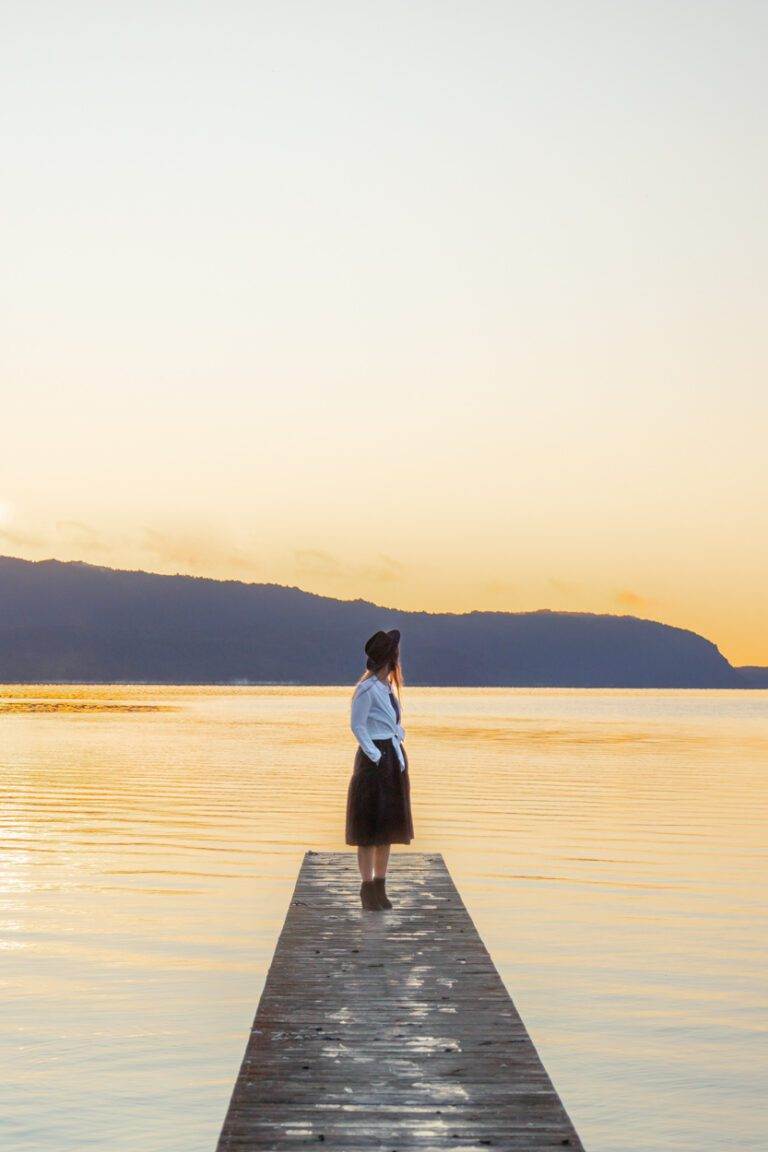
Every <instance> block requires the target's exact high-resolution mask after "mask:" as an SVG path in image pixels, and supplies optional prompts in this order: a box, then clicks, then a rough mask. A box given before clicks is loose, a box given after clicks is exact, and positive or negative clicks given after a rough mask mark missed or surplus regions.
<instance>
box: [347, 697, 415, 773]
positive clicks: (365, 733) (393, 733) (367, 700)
mask: <svg viewBox="0 0 768 1152" xmlns="http://www.w3.org/2000/svg"><path fill="white" fill-rule="evenodd" d="M389 693H390V688H389V685H388V684H386V683H385V682H384V681H383V680H380V679H379V677H378V676H369V677H368V678H367V680H361V681H360V683H359V684H356V685H355V691H354V692H353V694H352V707H351V719H350V727H351V729H352V731H353V732H354V734H355V736H356V737H357V741H358V743H359V745H360V747H361V748H362V750H363V752H365V754H366V756H367V757H368V758H369V759H370V760H373V761H375V763H376V764H378V762H379V760H380V759H381V749H380V748H377V747H376V745H375V744H374V743H373V741H374V740H391V741H392V743H393V744H394V746H395V751H396V752H397V757H398V759H399V761H400V770H401V772H402V771H405V757H404V756H403V752H402V749H401V747H400V741H401V740H404V739H405V729H404V728H403V726H402V724H400V723H398V719H397V713H396V711H395V709H394V708H393V707H392V701H391V700H390V698H389Z"/></svg>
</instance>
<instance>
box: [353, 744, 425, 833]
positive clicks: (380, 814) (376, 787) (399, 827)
mask: <svg viewBox="0 0 768 1152" xmlns="http://www.w3.org/2000/svg"><path fill="white" fill-rule="evenodd" d="M374 744H375V745H376V747H377V748H380V749H381V753H382V755H381V760H379V762H378V764H376V763H375V762H374V761H373V760H371V758H370V757H369V756H366V754H365V752H363V750H362V748H361V747H360V746H359V745H358V749H357V752H356V753H355V763H354V767H353V769H352V779H351V780H350V782H349V788H348V789H347V827H346V843H347V844H359V845H360V846H361V847H370V846H371V845H373V844H410V842H411V840H412V839H413V818H412V816H411V785H410V780H409V778H408V756H407V754H406V751H405V748H403V746H402V745H400V748H401V751H402V753H403V758H404V759H405V768H404V769H403V768H401V767H400V761H399V759H398V756H397V752H396V750H395V746H394V744H393V743H392V741H391V740H374Z"/></svg>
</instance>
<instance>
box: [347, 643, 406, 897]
mask: <svg viewBox="0 0 768 1152" xmlns="http://www.w3.org/2000/svg"><path fill="white" fill-rule="evenodd" d="M365 654H366V656H367V660H366V671H365V672H364V673H363V675H362V676H361V678H360V679H359V680H358V682H357V684H356V685H355V690H354V693H353V694H352V708H351V728H352V731H353V732H354V734H355V736H356V738H357V741H358V744H359V747H358V749H357V752H356V753H355V763H354V767H353V769H352V779H351V780H350V782H349V788H348V790H347V822H346V842H347V844H356V845H357V863H358V866H359V868H360V877H361V880H362V883H361V885H360V900H361V902H362V905H363V908H365V909H366V910H368V911H372V912H376V911H379V910H380V909H382V908H391V907H392V902H391V901H390V900H389V898H388V897H387V892H386V887H385V881H386V875H387V864H388V862H389V847H390V845H391V844H410V842H411V840H412V839H413V819H412V816H411V788H410V781H409V777H408V757H407V755H406V752H405V748H403V744H402V742H403V740H404V738H405V730H404V728H403V726H402V724H401V723H400V715H401V710H400V699H399V697H400V688H401V686H402V683H403V673H402V668H401V666H400V633H399V631H398V630H397V628H393V629H392V630H391V631H390V632H375V633H374V634H373V636H371V638H370V640H368V642H367V643H366V645H365ZM392 685H394V686H395V689H396V690H397V695H395V693H394V692H393V691H392Z"/></svg>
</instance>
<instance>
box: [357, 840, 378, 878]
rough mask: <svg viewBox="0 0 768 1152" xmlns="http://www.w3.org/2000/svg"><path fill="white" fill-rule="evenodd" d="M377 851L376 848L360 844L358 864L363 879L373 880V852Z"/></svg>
mask: <svg viewBox="0 0 768 1152" xmlns="http://www.w3.org/2000/svg"><path fill="white" fill-rule="evenodd" d="M376 851H378V849H376V848H373V847H363V845H362V844H360V845H358V848H357V866H358V868H359V869H360V879H361V880H373V854H374V852H376Z"/></svg>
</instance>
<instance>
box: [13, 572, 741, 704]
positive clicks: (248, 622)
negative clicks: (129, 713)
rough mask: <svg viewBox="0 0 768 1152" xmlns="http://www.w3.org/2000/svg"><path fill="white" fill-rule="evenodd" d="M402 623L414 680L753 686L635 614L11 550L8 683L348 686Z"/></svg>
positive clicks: (702, 649)
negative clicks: (388, 602)
mask: <svg viewBox="0 0 768 1152" xmlns="http://www.w3.org/2000/svg"><path fill="white" fill-rule="evenodd" d="M379 627H401V630H402V631H403V660H404V665H405V671H406V676H407V678H408V681H409V683H412V684H424V685H426V684H433V685H436V686H438V685H449V684H450V685H466V686H478V687H481V686H488V687H490V686H492V685H498V686H521V687H522V686H526V687H544V686H552V687H733V688H740V687H749V686H751V685H750V684H749V682H748V681H747V679H746V677H743V676H742V675H741V673H740V672H739V671H738V670H737V669H735V668H734V667H733V666H732V665H731V664H730V663H729V662H728V661H727V660H726V659H725V657H724V656H723V655H722V654H721V653H720V651H719V649H718V648H717V646H716V645H715V644H714V643H713V642H712V641H710V640H708V639H707V638H706V637H703V636H700V635H699V634H698V633H696V632H693V631H691V630H690V629H684V628H677V627H676V626H674V625H670V624H662V623H661V622H659V621H653V620H646V619H643V618H641V617H637V616H630V615H621V616H619V615H613V614H597V613H589V612H557V611H555V610H553V609H549V608H540V609H536V610H533V611H529V612H503V611H483V610H482V609H471V610H470V611H469V612H461V613H451V612H426V611H415V610H401V609H396V608H391V607H386V606H384V605H379V604H375V603H373V602H372V601H369V600H365V599H363V598H362V597H358V598H356V599H355V600H341V599H338V598H336V597H329V596H322V595H320V594H319V593H315V592H307V591H305V590H304V589H301V588H298V587H297V586H295V585H282V584H275V583H267V584H261V583H256V582H245V581H241V580H215V579H213V578H211V577H206V576H192V575H189V574H186V573H177V574H174V575H169V574H163V573H155V572H147V571H145V570H144V569H121V568H110V567H107V566H104V565H94V564H89V563H87V562H85V561H81V560H74V561H62V560H56V559H54V558H51V559H47V560H38V561H31V560H24V559H22V558H20V557H11V556H0V682H3V683H9V682H30V683H40V682H43V681H48V682H55V681H56V680H57V679H59V680H64V679H66V680H69V681H70V682H72V681H77V680H80V681H81V682H85V681H87V682H92V683H94V682H104V683H109V682H115V681H117V680H119V681H121V682H131V681H134V682H138V681H140V682H143V683H149V682H155V683H180V684H184V683H189V684H193V683H194V684H202V683H232V682H235V681H238V682H242V681H244V680H245V681H247V682H271V683H278V682H285V683H289V682H290V683H306V684H311V683H314V684H332V683H348V682H350V681H354V680H355V679H357V677H358V676H359V675H360V672H361V668H362V664H363V657H362V646H363V643H364V640H365V639H366V637H367V636H368V635H369V634H370V633H371V632H373V631H375V630H376V628H379Z"/></svg>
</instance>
